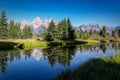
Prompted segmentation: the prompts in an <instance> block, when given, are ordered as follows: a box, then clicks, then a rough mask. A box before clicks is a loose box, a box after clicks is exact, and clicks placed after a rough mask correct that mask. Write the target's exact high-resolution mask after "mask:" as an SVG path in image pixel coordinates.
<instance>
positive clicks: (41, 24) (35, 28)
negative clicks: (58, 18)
mask: <svg viewBox="0 0 120 80" xmlns="http://www.w3.org/2000/svg"><path fill="white" fill-rule="evenodd" d="M51 20H52V19H48V20H47V19H46V20H41V19H40V17H36V18H35V19H34V20H33V21H32V22H31V23H28V22H27V21H25V20H23V21H22V22H21V29H23V28H24V27H25V25H28V26H30V28H31V30H32V32H33V33H37V34H39V33H42V32H43V31H44V30H45V29H47V28H48V26H49V23H50V21H51ZM56 24H57V23H56ZM103 26H106V30H107V32H109V33H111V32H112V31H113V30H115V29H120V26H117V27H111V26H107V25H100V24H94V23H93V24H83V25H80V26H76V27H74V29H75V30H76V31H79V30H83V31H89V30H90V29H92V31H94V30H96V31H100V30H101V29H103Z"/></svg>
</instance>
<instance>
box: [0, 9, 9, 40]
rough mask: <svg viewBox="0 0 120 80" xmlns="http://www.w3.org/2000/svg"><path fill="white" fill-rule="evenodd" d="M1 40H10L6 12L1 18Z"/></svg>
mask: <svg viewBox="0 0 120 80" xmlns="http://www.w3.org/2000/svg"><path fill="white" fill-rule="evenodd" d="M0 38H1V39H6V38H8V28H7V18H6V13H5V11H3V12H2V13H1V17H0Z"/></svg>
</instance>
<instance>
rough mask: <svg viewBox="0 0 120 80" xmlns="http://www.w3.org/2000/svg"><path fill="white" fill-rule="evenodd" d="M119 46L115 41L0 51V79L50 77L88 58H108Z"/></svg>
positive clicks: (42, 79)
mask: <svg viewBox="0 0 120 80" xmlns="http://www.w3.org/2000/svg"><path fill="white" fill-rule="evenodd" d="M119 48H120V44H118V43H110V44H105V43H102V44H92V45H76V46H67V47H61V46H55V47H51V48H34V49H32V50H9V51H0V80H51V79H53V78H54V77H55V76H57V75H58V74H59V73H60V72H61V71H63V70H66V69H74V68H76V67H78V66H80V65H82V64H83V63H85V62H86V61H88V60H90V59H92V58H99V57H103V56H109V57H111V56H113V55H115V54H117V53H118V52H119Z"/></svg>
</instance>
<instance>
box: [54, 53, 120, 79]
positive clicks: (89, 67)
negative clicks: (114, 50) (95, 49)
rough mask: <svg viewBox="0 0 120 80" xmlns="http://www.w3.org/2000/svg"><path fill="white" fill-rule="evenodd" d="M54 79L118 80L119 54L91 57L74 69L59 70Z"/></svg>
mask: <svg viewBox="0 0 120 80" xmlns="http://www.w3.org/2000/svg"><path fill="white" fill-rule="evenodd" d="M55 80H120V54H117V55H115V56H113V57H111V58H110V57H103V58H97V59H91V60H89V61H88V62H86V63H84V64H83V65H82V66H80V67H79V68H77V69H75V70H67V71H63V72H61V74H59V75H58V76H57V77H56V78H55Z"/></svg>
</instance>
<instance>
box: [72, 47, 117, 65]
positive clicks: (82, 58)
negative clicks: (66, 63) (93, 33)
mask: <svg viewBox="0 0 120 80" xmlns="http://www.w3.org/2000/svg"><path fill="white" fill-rule="evenodd" d="M96 50H97V51H96ZM117 53H118V50H117V51H116V50H114V49H113V48H111V47H110V46H108V47H107V49H106V51H105V53H104V52H103V51H102V50H101V49H98V48H96V49H94V50H93V51H82V52H81V51H79V50H78V51H77V52H76V55H75V57H74V58H73V60H72V61H71V67H76V66H77V65H78V64H83V63H84V62H86V61H88V60H90V59H92V58H100V57H103V56H113V55H115V54H117ZM75 65H76V66H75Z"/></svg>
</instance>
